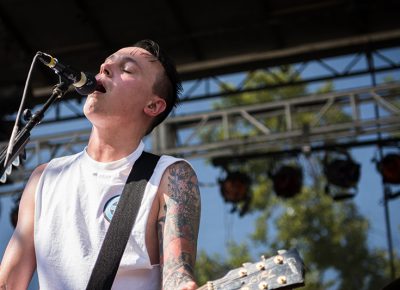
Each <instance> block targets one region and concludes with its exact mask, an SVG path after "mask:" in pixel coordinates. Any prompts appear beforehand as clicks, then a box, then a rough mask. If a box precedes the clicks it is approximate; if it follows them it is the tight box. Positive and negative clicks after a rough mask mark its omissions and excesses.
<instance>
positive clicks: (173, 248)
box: [158, 162, 200, 290]
mask: <svg viewBox="0 0 400 290" xmlns="http://www.w3.org/2000/svg"><path fill="white" fill-rule="evenodd" d="M160 190H161V191H160V192H161V193H162V198H161V202H160V212H159V217H158V236H159V237H158V239H159V250H160V263H161V266H162V285H163V289H164V290H177V289H196V284H195V283H194V282H193V281H194V274H193V273H194V264H195V261H196V247H197V235H198V232H199V222H200V192H199V187H198V181H197V177H196V174H195V172H194V171H193V169H192V167H191V166H190V165H189V164H188V163H186V162H177V163H174V164H172V165H171V166H169V167H168V169H167V170H166V172H165V173H164V175H163V178H162V180H161V184H160Z"/></svg>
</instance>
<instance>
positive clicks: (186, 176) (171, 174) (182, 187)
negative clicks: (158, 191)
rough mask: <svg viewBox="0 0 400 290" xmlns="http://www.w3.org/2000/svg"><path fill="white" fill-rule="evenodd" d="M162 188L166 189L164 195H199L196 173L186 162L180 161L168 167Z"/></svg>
mask: <svg viewBox="0 0 400 290" xmlns="http://www.w3.org/2000/svg"><path fill="white" fill-rule="evenodd" d="M161 186H162V187H163V188H164V189H166V190H164V193H165V194H167V195H168V196H173V195H177V194H180V193H191V194H199V192H198V180H197V175H196V172H195V171H194V169H193V168H192V166H190V164H189V163H187V162H186V161H178V162H175V163H173V164H171V165H170V166H168V168H167V169H166V171H165V172H164V175H163V178H162V181H161Z"/></svg>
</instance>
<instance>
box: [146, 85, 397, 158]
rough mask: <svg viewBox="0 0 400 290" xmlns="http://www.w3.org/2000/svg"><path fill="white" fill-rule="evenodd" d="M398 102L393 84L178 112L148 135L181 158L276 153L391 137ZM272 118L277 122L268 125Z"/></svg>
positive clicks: (155, 146)
mask: <svg viewBox="0 0 400 290" xmlns="http://www.w3.org/2000/svg"><path fill="white" fill-rule="evenodd" d="M399 101H400V84H399V83H392V84H384V85H380V86H377V87H367V88H360V89H353V90H349V91H344V92H333V93H327V94H323V95H309V96H305V97H299V98H295V99H289V100H285V101H277V102H268V103H264V104H256V105H250V106H241V107H236V108H229V109H224V110H218V111H214V112H208V113H202V114H195V115H188V116H177V117H174V118H170V119H168V120H167V121H165V122H164V123H163V124H162V125H161V126H159V127H158V129H157V131H156V132H155V133H154V134H153V142H152V144H153V151H154V152H156V153H165V154H172V155H179V156H183V157H186V158H216V157H224V156H225V157H228V158H233V157H234V156H239V155H244V154H249V153H255V152H264V153H268V152H269V153H271V152H274V153H275V154H280V153H285V152H291V151H292V152H295V151H298V150H300V151H301V150H305V151H307V150H312V148H313V147H320V146H334V145H335V144H336V145H340V144H344V143H351V144H354V145H356V144H357V142H366V140H367V138H375V137H376V136H378V135H379V136H380V138H391V136H393V134H395V133H396V132H399V129H400V106H399V104H400V103H399ZM332 113H333V114H336V113H338V114H339V113H341V114H344V115H345V116H346V118H344V119H343V120H342V121H339V122H336V121H335V122H334V123H333V122H332V123H330V122H329V119H327V118H325V117H326V116H328V114H332ZM304 114H308V119H309V122H308V123H304V122H302V121H300V120H301V116H302V115H304ZM271 120H275V123H277V122H279V126H276V125H274V126H273V127H269V126H268V124H269V121H271ZM216 135H217V136H218V138H215V136H216ZM180 140H182V141H180ZM368 142H370V141H368ZM376 142H378V140H377V141H376ZM332 144H333V145H332Z"/></svg>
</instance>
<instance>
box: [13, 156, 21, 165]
mask: <svg viewBox="0 0 400 290" xmlns="http://www.w3.org/2000/svg"><path fill="white" fill-rule="evenodd" d="M12 164H13V165H14V166H19V165H20V164H21V162H20V159H19V156H17V158H15V159H14V161H13V162H12Z"/></svg>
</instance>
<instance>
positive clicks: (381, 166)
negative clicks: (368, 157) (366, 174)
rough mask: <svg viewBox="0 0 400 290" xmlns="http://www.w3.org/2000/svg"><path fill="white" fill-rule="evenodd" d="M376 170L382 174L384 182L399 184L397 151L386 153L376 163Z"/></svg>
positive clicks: (399, 165) (399, 173) (399, 174)
mask: <svg viewBox="0 0 400 290" xmlns="http://www.w3.org/2000/svg"><path fill="white" fill-rule="evenodd" d="M376 167H377V170H378V171H379V173H380V174H381V175H382V180H383V182H384V183H390V184H400V155H399V154H397V153H389V154H386V155H385V156H384V157H383V158H382V160H381V161H379V162H377V164H376Z"/></svg>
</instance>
